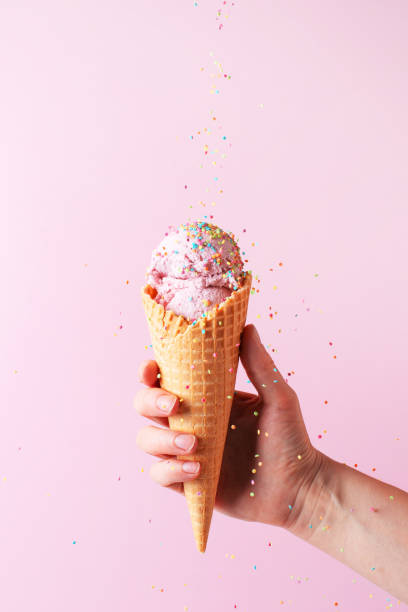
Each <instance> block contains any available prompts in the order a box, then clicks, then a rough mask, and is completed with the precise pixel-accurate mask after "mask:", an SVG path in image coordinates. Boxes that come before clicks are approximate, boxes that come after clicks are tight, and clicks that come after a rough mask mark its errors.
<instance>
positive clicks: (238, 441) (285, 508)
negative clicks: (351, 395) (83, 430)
mask: <svg viewBox="0 0 408 612" xmlns="http://www.w3.org/2000/svg"><path fill="white" fill-rule="evenodd" d="M240 359H241V361H242V364H243V366H244V368H245V370H246V372H247V374H248V377H249V379H250V380H251V382H252V383H253V385H254V386H255V388H256V390H257V392H258V395H253V394H250V393H245V392H243V391H236V392H235V395H234V401H233V405H232V409H231V418H230V424H229V428H228V434H227V440H226V444H225V450H224V457H223V463H222V468H221V474H220V480H219V484H218V490H217V498H216V508H217V509H218V510H219V511H221V512H223V513H225V514H228V515H230V516H233V517H236V518H240V519H243V520H248V521H260V522H264V523H269V524H272V525H279V526H283V527H289V526H290V523H291V518H292V516H291V510H292V508H293V507H294V505H295V500H296V498H297V497H298V496H300V495H301V497H303V494H304V491H307V489H308V488H309V486H310V485H311V483H312V482H313V480H314V478H315V476H316V474H317V473H318V471H319V470H320V467H321V464H322V461H323V459H322V455H321V454H320V453H319V452H318V451H317V450H316V449H315V448H313V446H312V445H311V443H310V440H309V437H308V435H307V431H306V428H305V424H304V422H303V418H302V414H301V411H300V407H299V401H298V398H297V396H296V393H295V392H294V391H293V389H292V388H291V387H289V385H288V384H287V383H286V382H285V381H284V379H283V377H282V376H281V374H280V373H279V371H278V370H277V368H276V366H275V364H274V362H273V361H272V359H271V357H270V355H269V353H268V352H267V351H266V349H265V347H264V346H263V345H262V343H261V340H260V338H259V335H258V332H257V331H256V329H255V327H254V326H253V325H248V326H247V327H246V328H245V329H244V332H243V335H242V342H241V349H240ZM158 371H159V370H158V367H157V364H156V362H155V361H147V362H144V363H143V364H142V365H141V367H140V369H139V377H140V380H141V381H142V382H143V383H144V384H145V385H147V388H145V389H143V390H141V391H139V392H138V394H137V396H136V398H135V405H136V409H137V410H138V412H139V413H140V414H141V415H143V416H146V417H148V418H150V419H152V420H153V421H156V422H157V423H158V424H160V425H162V427H160V428H159V427H155V426H148V427H145V428H143V429H142V430H140V431H139V434H138V437H137V443H138V446H139V447H140V448H141V449H142V450H144V451H146V452H147V453H149V454H152V455H154V456H156V457H159V458H160V459H161V461H159V462H158V463H155V464H153V466H152V468H151V471H150V474H151V476H152V478H153V479H154V480H155V481H156V482H158V483H159V484H161V485H163V486H166V487H169V488H172V489H175V490H178V491H182V484H181V483H183V482H185V481H186V480H191V479H194V478H196V477H197V476H198V474H199V465H198V464H197V463H195V462H191V461H184V462H183V461H178V460H177V459H176V456H177V455H181V454H182V455H184V456H185V455H188V454H189V453H190V454H191V453H194V451H195V449H196V447H197V443H198V440H197V438H196V437H195V436H193V435H186V434H178V433H177V432H174V431H170V429H169V428H168V418H167V417H168V415H173V414H175V413H176V412H177V409H178V407H179V402H178V399H177V398H176V397H175V396H174V395H171V394H169V393H167V392H166V391H165V390H164V389H161V388H160V387H159V386H158V385H157V381H158V378H157V374H158ZM252 483H253V484H252ZM251 493H253V495H251Z"/></svg>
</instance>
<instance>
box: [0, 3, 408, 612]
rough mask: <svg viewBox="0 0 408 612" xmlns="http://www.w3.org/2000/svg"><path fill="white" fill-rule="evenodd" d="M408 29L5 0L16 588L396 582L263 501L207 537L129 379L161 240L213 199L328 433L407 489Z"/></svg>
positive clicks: (316, 589)
mask: <svg viewBox="0 0 408 612" xmlns="http://www.w3.org/2000/svg"><path fill="white" fill-rule="evenodd" d="M220 8H221V9H222V13H221V16H218V15H217V11H218V10H219V9H220ZM220 26H222V27H221V28H220ZM407 28H408V5H407V3H406V2H404V1H402V0H401V1H391V2H379V1H372V0H370V1H368V0H360V1H359V2H334V1H331V0H329V1H324V2H323V1H313V0H311V1H309V2H303V1H301V0H294V1H292V2H287V0H274V1H273V2H267V1H266V0H265V1H263V2H261V1H260V0H257V1H251V2H249V1H247V2H243V1H242V0H241V1H237V2H235V5H234V6H232V3H231V2H230V1H228V2H227V3H226V4H223V0H221V1H219V2H218V3H217V2H215V1H213V0H208V1H207V2H204V1H203V0H198V1H197V2H196V3H195V2H194V1H188V2H187V1H183V2H177V3H170V2H166V1H164V0H160V1H156V2H150V1H148V0H143V1H142V0H136V1H130V0H122V1H120V2H114V1H113V0H102V1H98V2H96V1H95V0H81V1H79V0H60V1H58V2H55V1H54V0H53V1H51V0H38V1H36V2H32V1H31V0H25V1H23V0H15V1H14V0H13V1H11V0H9V1H7V0H6V1H4V2H3V3H2V6H1V9H0V62H1V85H0V88H1V95H0V109H1V111H0V134H1V136H0V173H1V177H0V178H1V180H0V202H1V220H0V221H1V222H0V234H1V236H0V249H1V252H2V264H5V265H4V272H2V275H1V276H2V279H3V281H2V287H3V299H2V300H1V306H0V308H1V314H2V317H1V321H2V333H1V336H2V340H1V345H2V348H3V347H5V349H6V350H5V351H4V350H2V351H1V368H0V371H1V387H0V388H1V398H0V405H1V408H0V410H1V413H0V551H1V552H0V607H1V609H2V610H4V611H5V612H23V611H24V612H26V611H27V610H30V612H37V611H41V612H55V611H58V612H72V611H73V610H75V611H79V612H112V611H113V610H117V611H119V612H133V611H134V610H140V611H143V612H156V611H159V610H169V611H170V612H173V611H174V612H178V611H181V612H182V611H185V610H188V611H189V612H204V611H207V610H209V609H210V610H222V611H223V612H224V611H228V610H232V611H233V610H235V609H237V610H238V611H239V610H241V611H242V612H263V611H266V610H268V611H269V610H285V609H290V610H294V611H295V610H296V611H299V612H305V611H324V610H333V609H339V610H340V609H341V610H349V611H351V612H355V611H356V610H368V611H373V612H374V611H375V612H376V611H377V610H378V611H379V610H384V609H387V608H390V607H391V606H392V607H398V603H397V601H396V600H395V598H393V597H391V596H389V595H388V594H387V593H385V592H383V591H381V590H380V589H378V588H376V587H374V586H373V585H371V584H370V583H369V582H367V581H366V580H364V579H363V578H360V577H359V576H358V575H357V574H355V573H354V572H352V571H351V570H349V569H347V568H345V567H343V566H342V565H341V564H339V563H338V562H337V561H334V560H332V559H330V558H329V557H326V556H325V555H324V554H323V553H321V552H319V551H317V550H314V549H312V548H311V547H310V546H308V545H307V544H305V543H303V542H302V541H300V540H297V539H295V538H294V537H292V536H290V535H289V534H287V533H286V532H283V531H280V530H279V529H276V528H272V527H267V526H265V525H256V524H251V523H243V522H239V521H236V520H233V519H228V518H226V517H224V516H222V515H219V514H215V515H214V519H213V525H212V532H211V534H210V539H209V543H208V551H207V553H206V554H205V555H204V556H203V555H199V553H197V552H196V550H195V547H194V542H193V537H192V533H191V528H190V525H189V518H188V514H187V509H186V506H185V503H184V500H183V498H181V497H178V496H176V495H174V494H173V493H171V492H170V491H166V490H164V489H161V488H159V487H158V486H156V485H154V484H153V483H152V482H151V481H150V479H149V476H148V468H149V465H150V464H151V462H152V459H151V458H150V457H147V456H145V455H144V454H142V453H141V452H140V451H138V449H137V448H136V444H135V438H136V433H137V430H138V428H140V427H141V426H142V425H143V423H144V421H143V419H141V418H139V417H138V416H137V415H136V414H135V412H134V410H133V407H132V399H133V396H134V394H135V392H136V390H137V389H138V387H139V383H138V382H137V378H136V370H137V366H138V363H139V362H140V360H142V359H144V358H146V357H150V356H151V354H152V353H151V349H146V345H148V344H149V343H150V340H149V336H148V331H147V326H146V324H145V321H144V315H143V312H142V308H141V304H140V299H139V290H140V289H139V288H140V286H141V284H142V283H143V279H144V270H145V267H146V265H147V263H148V259H149V256H150V252H151V250H152V249H153V247H154V246H155V245H156V244H157V243H158V241H159V240H160V239H161V237H162V236H163V234H164V231H165V230H166V228H167V226H168V225H169V224H170V223H175V224H178V223H181V222H185V221H186V220H187V219H188V218H191V219H196V218H200V217H201V218H202V217H203V216H204V215H208V216H209V215H213V217H214V222H215V223H217V224H219V225H221V226H222V227H223V228H225V229H228V230H232V231H233V232H234V233H235V234H236V235H237V236H238V237H239V239H240V244H241V245H242V248H243V249H244V250H245V251H246V252H247V254H248V259H249V262H250V263H249V267H250V268H251V269H253V270H254V272H255V273H256V274H258V275H259V279H260V282H259V284H257V286H258V287H259V289H260V292H259V294H257V295H256V296H254V297H253V298H252V300H251V305H250V312H249V321H252V322H254V323H256V324H257V325H258V327H259V329H260V332H261V335H262V336H263V339H264V342H265V343H266V344H267V345H268V347H269V348H270V349H272V348H273V349H275V353H274V356H275V359H276V362H277V364H278V366H279V367H280V369H281V370H282V372H283V373H285V374H287V373H288V372H294V374H292V375H291V378H290V382H291V384H292V385H293V386H294V388H295V389H296V391H297V392H298V394H299V397H300V400H301V404H302V407H303V411H304V416H305V420H306V423H307V426H308V430H309V433H310V436H311V439H312V441H313V443H314V444H316V445H317V446H318V447H319V448H321V449H322V450H323V451H324V452H326V453H328V454H330V455H331V456H333V457H335V458H336V459H338V460H339V461H345V462H347V463H348V464H351V465H353V464H355V463H356V464H358V467H359V469H361V470H362V471H364V472H367V473H369V474H373V468H375V469H376V472H375V475H376V476H377V477H379V478H381V479H385V480H387V481H389V482H392V483H393V484H395V485H398V486H400V487H402V488H408V476H407V471H406V465H407V453H406V444H407V442H406V441H407V428H408V418H407V405H406V404H407V402H406V385H405V383H406V378H407V376H406V363H407V352H406V347H407V341H408V338H407V325H406V311H407V306H406V298H407V294H406V288H405V280H406V262H407V248H406V240H407V239H406V222H407V214H406V203H407V200H408V182H407V142H408V119H407V108H408V85H407V68H408V38H407ZM224 75H227V76H224ZM229 76H230V77H231V78H229ZM213 117H215V119H213ZM198 132H201V134H198ZM224 136H225V137H226V138H225V139H224V138H223V137H224ZM205 145H208V154H207V155H205V152H204V147H205ZM221 192H222V193H221ZM207 218H208V217H207ZM244 230H246V231H244ZM279 262H281V263H282V264H283V265H282V266H279ZM271 268H272V270H273V271H270V269H271ZM4 280H5V282H4ZM127 281H129V282H128V284H127ZM269 306H271V307H272V311H273V312H277V313H278V314H277V315H275V317H274V318H273V319H270V318H269V312H270V310H269ZM121 326H122V327H121ZM329 342H332V343H333V346H330V344H329ZM334 355H336V357H337V358H336V359H334ZM239 386H240V387H241V388H244V389H247V388H249V385H248V384H247V383H246V377H245V376H244V375H243V374H242V372H241V373H240V375H239ZM325 401H327V402H328V403H327V404H325ZM319 435H321V436H322V438H321V439H319V438H318V436H319ZM269 543H270V545H269ZM254 566H256V569H255V567H254ZM334 602H338V604H339V607H338V608H335V607H334ZM234 606H236V608H234ZM400 608H401V609H402V608H404V606H403V604H401V605H400Z"/></svg>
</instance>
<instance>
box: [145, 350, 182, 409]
mask: <svg viewBox="0 0 408 612" xmlns="http://www.w3.org/2000/svg"><path fill="white" fill-rule="evenodd" d="M150 363H155V362H154V361H153V362H150ZM134 403H135V408H136V410H137V412H138V413H139V414H140V415H142V416H145V417H168V416H169V415H172V414H174V413H175V412H176V411H177V408H178V406H179V401H178V398H177V397H176V396H175V395H171V393H167V391H164V389H160V387H150V388H148V389H141V390H140V391H139V392H138V393H137V394H136V397H135V400H134Z"/></svg>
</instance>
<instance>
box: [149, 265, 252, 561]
mask: <svg viewBox="0 0 408 612" xmlns="http://www.w3.org/2000/svg"><path fill="white" fill-rule="evenodd" d="M251 282H252V277H251V275H250V274H249V273H247V275H246V276H245V279H244V283H243V286H242V287H241V288H240V289H238V290H237V291H234V292H233V293H232V294H231V296H230V297H228V298H227V299H226V300H225V301H224V302H222V303H221V304H220V305H219V306H216V307H215V308H213V309H212V310H210V311H209V312H208V314H207V316H206V317H202V318H201V319H200V320H198V321H197V323H196V324H195V325H193V324H192V323H189V322H188V321H187V320H186V319H185V318H184V317H182V316H178V315H175V314H174V313H173V312H171V311H166V310H165V309H164V308H163V306H162V305H161V304H158V303H157V302H156V301H155V299H154V298H155V295H156V290H155V289H153V288H152V287H151V286H150V285H146V286H145V287H144V288H143V289H142V298H143V305H144V309H145V313H146V317H147V321H148V324H149V329H150V335H151V338H152V343H153V349H154V353H155V357H156V361H157V363H158V366H159V368H160V386H161V387H162V388H163V389H166V391H169V392H171V393H174V394H175V395H177V396H178V397H179V398H180V402H181V403H180V409H179V410H178V412H177V415H175V416H173V417H170V418H169V424H170V429H172V430H175V431H182V432H185V433H192V434H194V435H195V436H197V438H198V448H197V451H196V453H195V454H194V455H189V456H183V455H179V456H178V459H181V460H183V459H189V460H193V461H199V462H200V464H201V471H200V475H199V477H198V478H196V479H195V480H193V481H191V482H186V483H184V493H185V497H186V500H187V505H188V508H189V512H190V517H191V522H192V526H193V533H194V538H195V541H196V544H197V548H198V550H199V551H200V552H204V551H205V549H206V545H207V538H208V533H209V530H210V524H211V517H212V513H213V509H214V503H215V495H216V492H217V485H218V479H219V475H220V470H221V463H222V456H223V452H224V445H225V438H226V435H227V430H228V422H229V418H230V412H231V405H232V399H233V395H234V389H235V379H236V374H237V369H238V354H239V344H240V337H241V333H242V330H243V328H244V325H245V320H246V315H247V308H248V300H249V295H250V291H251Z"/></svg>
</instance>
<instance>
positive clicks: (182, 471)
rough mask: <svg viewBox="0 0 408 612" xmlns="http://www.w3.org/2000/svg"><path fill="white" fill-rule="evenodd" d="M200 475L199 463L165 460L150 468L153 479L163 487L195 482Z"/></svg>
mask: <svg viewBox="0 0 408 612" xmlns="http://www.w3.org/2000/svg"><path fill="white" fill-rule="evenodd" d="M199 473H200V464H199V463H198V462H197V461H177V460H176V459H165V460H164V461H159V462H158V463H154V464H153V465H152V467H151V468H150V476H151V478H152V479H153V480H154V481H155V482H157V483H158V484H160V485H162V486H163V487H168V486H170V485H174V484H176V483H181V482H186V481H188V480H194V478H197V476H198V475H199Z"/></svg>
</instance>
